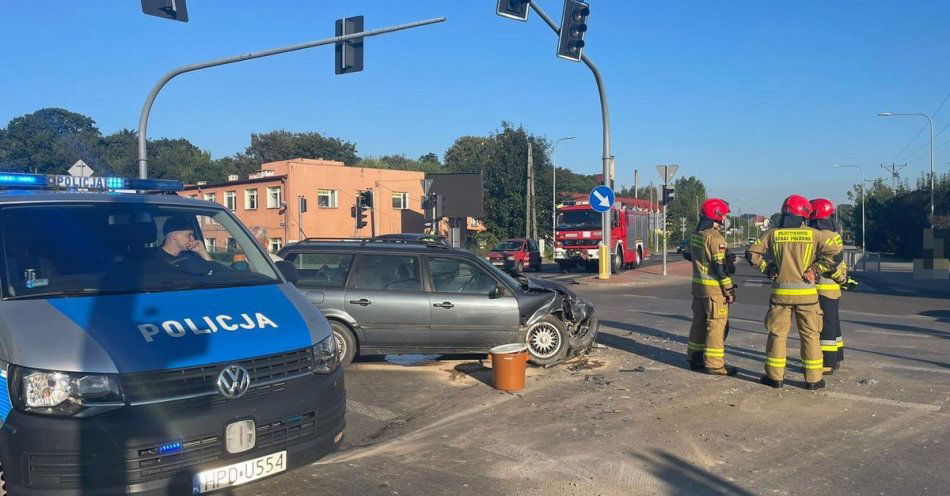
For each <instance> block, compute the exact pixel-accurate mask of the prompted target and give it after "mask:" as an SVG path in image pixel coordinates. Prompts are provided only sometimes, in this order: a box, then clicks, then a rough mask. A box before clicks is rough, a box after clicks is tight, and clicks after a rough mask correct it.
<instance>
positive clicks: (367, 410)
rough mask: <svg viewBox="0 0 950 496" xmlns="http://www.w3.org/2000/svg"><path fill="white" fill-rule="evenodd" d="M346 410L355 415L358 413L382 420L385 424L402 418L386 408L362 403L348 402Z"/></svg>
mask: <svg viewBox="0 0 950 496" xmlns="http://www.w3.org/2000/svg"><path fill="white" fill-rule="evenodd" d="M346 408H347V410H349V411H351V412H353V413H358V414H360V415H364V416H367V417H370V418H374V419H376V420H382V421H383V422H391V421H393V420H396V419H398V418H399V417H400V415H399V414H397V413H395V412H391V411H389V410H387V409H385V408H380V407H378V406H373V405H367V404H365V403H360V402H358V401H353V400H346Z"/></svg>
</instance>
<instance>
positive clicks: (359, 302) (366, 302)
mask: <svg viewBox="0 0 950 496" xmlns="http://www.w3.org/2000/svg"><path fill="white" fill-rule="evenodd" d="M370 303H372V302H371V301H369V300H367V299H366V298H362V299H359V300H350V304H351V305H359V306H361V307H366V306H369V304H370Z"/></svg>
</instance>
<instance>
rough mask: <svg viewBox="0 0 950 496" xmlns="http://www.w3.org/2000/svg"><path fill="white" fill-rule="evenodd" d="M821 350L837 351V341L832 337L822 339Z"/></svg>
mask: <svg viewBox="0 0 950 496" xmlns="http://www.w3.org/2000/svg"><path fill="white" fill-rule="evenodd" d="M820 343H821V351H838V342H837V341H835V340H834V339H822V340H821V341H820Z"/></svg>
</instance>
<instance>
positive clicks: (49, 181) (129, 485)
mask: <svg viewBox="0 0 950 496" xmlns="http://www.w3.org/2000/svg"><path fill="white" fill-rule="evenodd" d="M181 189H182V183H181V182H180V181H164V180H145V179H125V178H115V177H87V178H75V177H70V176H59V175H42V174H14V173H0V286H2V288H0V292H2V294H0V377H2V381H0V422H2V427H0V475H2V480H3V482H4V484H5V485H4V487H3V488H2V489H0V494H4V492H6V493H9V494H48V495H53V494H55V495H62V494H103V495H105V494H109V495H111V494H120V493H121V494H127V493H131V494H153V493H154V494H200V493H205V492H211V491H216V490H220V489H225V488H228V487H231V486H236V485H240V484H244V483H247V482H251V481H254V480H257V479H261V478H264V477H267V476H270V475H275V474H279V473H281V472H286V471H287V470H290V469H292V468H295V467H299V466H302V465H305V464H309V463H311V462H313V461H314V460H316V459H318V458H319V457H321V456H323V455H325V454H327V453H329V452H331V451H333V450H334V449H335V448H336V447H337V446H338V444H339V443H340V441H341V438H342V436H343V429H344V413H345V403H346V398H345V395H346V393H345V390H344V386H343V375H342V374H343V370H342V367H338V364H339V357H338V353H337V346H336V341H335V340H334V339H333V338H332V337H331V333H330V327H329V325H328V323H327V320H326V319H325V318H324V317H323V315H321V314H320V312H319V311H317V310H316V309H315V308H314V307H313V306H312V305H311V304H310V303H308V302H307V300H306V299H305V298H304V297H303V295H302V294H301V293H300V292H299V291H298V290H297V289H295V288H294V286H293V285H292V283H293V282H295V269H294V268H293V266H292V265H291V264H289V263H287V262H277V263H276V264H275V263H274V262H273V261H272V260H271V259H270V257H269V256H268V255H267V254H266V253H265V252H264V251H263V250H262V249H261V247H260V246H259V245H258V244H257V243H256V242H255V241H254V239H253V238H252V236H251V235H250V233H249V232H248V230H247V229H246V228H245V227H244V226H243V225H242V224H241V223H240V221H238V220H237V219H236V218H235V217H234V215H232V214H231V212H230V211H228V210H227V209H226V208H224V207H223V206H220V205H216V204H214V203H211V202H206V201H199V200H193V199H188V198H181V197H178V196H177V195H176V194H174V191H176V190H181Z"/></svg>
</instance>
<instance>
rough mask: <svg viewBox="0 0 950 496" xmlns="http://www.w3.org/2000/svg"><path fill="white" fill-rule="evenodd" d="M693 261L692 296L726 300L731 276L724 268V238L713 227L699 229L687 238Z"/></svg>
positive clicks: (720, 300)
mask: <svg viewBox="0 0 950 496" xmlns="http://www.w3.org/2000/svg"><path fill="white" fill-rule="evenodd" d="M689 252H690V258H691V259H692V262H693V296H694V297H696V298H709V299H710V300H713V301H716V302H724V301H726V293H727V290H731V289H732V278H730V277H729V273H728V271H727V270H726V238H724V237H723V236H722V233H721V232H719V230H718V229H716V228H714V227H710V228H709V229H705V230H703V231H699V232H698V233H696V234H693V235H692V236H690V238H689Z"/></svg>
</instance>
